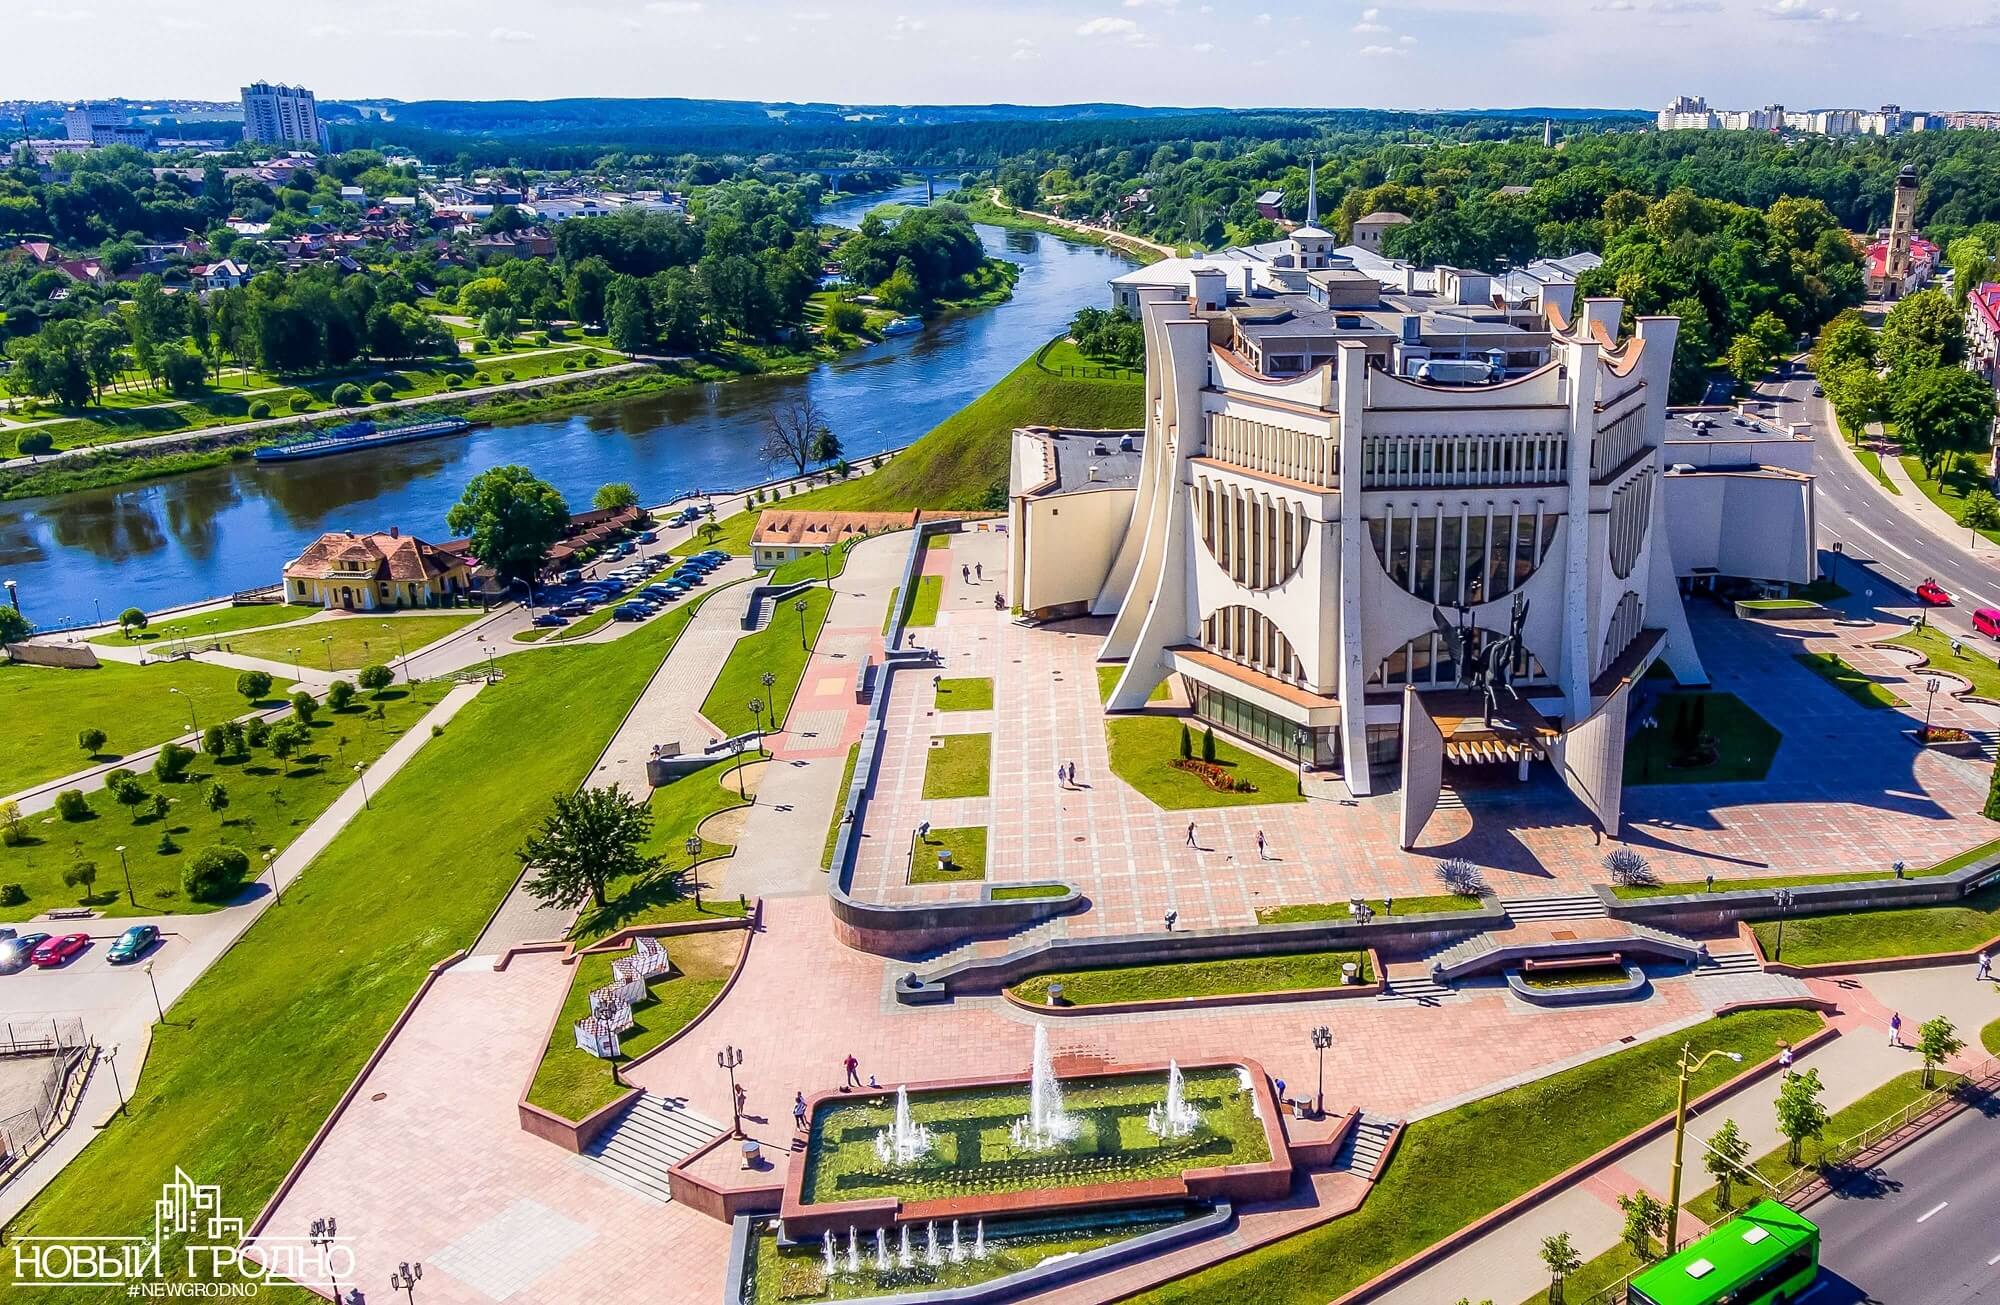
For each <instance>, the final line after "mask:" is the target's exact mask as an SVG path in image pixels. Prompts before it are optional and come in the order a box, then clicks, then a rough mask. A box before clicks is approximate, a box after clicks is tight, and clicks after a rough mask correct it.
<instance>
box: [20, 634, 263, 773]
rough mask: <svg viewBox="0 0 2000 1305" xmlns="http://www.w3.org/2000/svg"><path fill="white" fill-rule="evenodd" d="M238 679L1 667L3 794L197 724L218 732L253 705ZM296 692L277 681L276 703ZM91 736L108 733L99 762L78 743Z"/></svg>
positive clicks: (197, 668) (112, 668)
mask: <svg viewBox="0 0 2000 1305" xmlns="http://www.w3.org/2000/svg"><path fill="white" fill-rule="evenodd" d="M236 676H237V672H235V671H233V670H230V669H228V668H226V667H222V666H210V665H207V664H206V663H204V662H192V661H183V662H156V663H154V664H153V665H151V666H132V665H129V664H127V663H125V662H105V663H103V664H101V665H99V666H98V667H97V668H96V669H94V670H67V669H62V668H58V667H53V666H21V665H18V664H15V663H13V662H0V721H5V722H6V725H5V727H4V732H5V738H6V746H5V747H0V794H5V793H18V792H20V791H21V790H22V789H24V788H28V787H30V786H31V785H34V784H39V783H42V782H44V781H46V780H51V779H55V778H57V777H58V776H62V775H68V774H71V773H72V772H74V771H78V770H82V769H83V768H85V767H86V766H90V765H94V764H96V763H98V762H103V761H115V760H117V759H118V758H119V757H120V756H122V755H126V754H129V753H133V752H138V751H141V750H143V749H145V748H150V747H152V746H154V745H155V744H158V743H163V742H165V741H166V740H168V739H170V738H174V737H176V736H177V735H183V734H191V733H192V732H193V730H192V725H191V721H194V720H198V721H200V722H201V723H202V724H203V725H214V724H217V723H219V722H221V721H225V720H228V719H230V718H231V717H233V716H237V715H240V714H241V713H243V712H244V711H247V710H248V709H249V706H250V704H249V703H247V702H245V701H244V700H243V699H242V698H240V697H238V696H237V693H236ZM290 688H291V681H289V680H281V681H276V682H274V683H273V684H272V686H271V694H272V698H271V699H270V700H269V702H270V704H271V705H275V702H276V700H277V698H278V696H279V695H280V694H282V693H284V692H285V691H287V690H289V689H290ZM169 689H178V690H180V694H175V693H169V692H168V690H169ZM183 694H184V695H186V696H185V697H183V696H181V695H183ZM190 708H192V709H193V715H192V717H190V715H189V709H190ZM85 729H100V730H103V731H104V733H105V734H106V736H107V739H108V741H107V742H106V743H105V745H104V749H103V751H101V752H100V753H98V754H97V756H96V757H94V758H93V757H92V756H90V755H89V754H87V753H85V752H84V750H83V749H82V748H80V747H78V746H77V743H76V736H77V732H78V731H80V730H85Z"/></svg>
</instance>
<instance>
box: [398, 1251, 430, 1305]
mask: <svg viewBox="0 0 2000 1305" xmlns="http://www.w3.org/2000/svg"><path fill="white" fill-rule="evenodd" d="M423 1280H424V1266H423V1262H422V1261H421V1260H420V1261H418V1262H417V1263H415V1264H411V1263H410V1262H409V1261H408V1260H405V1261H403V1263H401V1264H399V1265H397V1266H396V1268H395V1269H393V1270H391V1271H390V1273H389V1290H390V1291H400V1292H402V1293H403V1295H404V1296H406V1297H408V1298H409V1300H410V1305H416V1300H417V1284H418V1283H420V1282H422V1281H423Z"/></svg>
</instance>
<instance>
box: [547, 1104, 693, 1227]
mask: <svg viewBox="0 0 2000 1305" xmlns="http://www.w3.org/2000/svg"><path fill="white" fill-rule="evenodd" d="M723 1132H724V1129H723V1128H722V1126H721V1125H720V1124H717V1123H715V1122H714V1121H712V1120H709V1119H706V1118H703V1117H702V1116H701V1115H698V1114H696V1113H695V1112H694V1111H692V1110H689V1109H687V1108H686V1107H685V1106H681V1105H679V1104H677V1103H675V1102H672V1101H669V1100H668V1099H667V1098H665V1097H660V1096H655V1095H654V1094H652V1093H651V1092H647V1093H645V1094H643V1095H642V1096H640V1098H639V1099H638V1100H637V1101H635V1102H633V1103H632V1105H631V1106H630V1107H628V1108H627V1109H626V1111H625V1113H624V1114H623V1115H621V1116H619V1118H618V1121H617V1122H616V1123H614V1124H612V1125H611V1127H609V1128H607V1129H605V1130H604V1132H602V1133H600V1134H598V1136H597V1139H596V1140H595V1141H593V1142H592V1143H591V1144H590V1146H589V1147H587V1148H586V1149H585V1150H584V1151H583V1153H582V1154H580V1155H579V1156H577V1161H578V1163H580V1164H583V1165H586V1166H588V1167H589V1168H590V1169H591V1170H592V1172H594V1173H596V1174H598V1175H599V1176H600V1177H603V1178H605V1179H608V1180H609V1181H610V1182H612V1183H615V1184H616V1185H618V1186H619V1187H622V1188H624V1189H625V1190H626V1191H628V1192H631V1193H633V1194H634V1195H637V1196H643V1197H645V1198H647V1199H648V1200H653V1201H658V1202H660V1203H661V1204H662V1205H664V1204H666V1203H667V1202H669V1201H672V1200H673V1199H674V1198H673V1194H672V1193H671V1192H670V1191H669V1190H668V1188H667V1170H668V1169H670V1168H672V1167H673V1166H674V1165H676V1164H678V1163H680V1162H681V1161H682V1160H685V1159H686V1158H687V1157H688V1156H690V1155H692V1154H694V1153H695V1152H696V1151H698V1150H700V1149H701V1148H702V1147H704V1146H706V1145H708V1144H709V1143H710V1142H712V1141H714V1140H715V1139H716V1138H718V1137H721V1136H722V1134H723Z"/></svg>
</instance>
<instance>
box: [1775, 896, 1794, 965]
mask: <svg viewBox="0 0 2000 1305" xmlns="http://www.w3.org/2000/svg"><path fill="white" fill-rule="evenodd" d="M1771 896H1772V898H1773V900H1775V901H1776V902H1777V903H1778V947H1777V954H1776V955H1774V956H1773V957H1771V959H1772V960H1774V961H1782V960H1784V959H1785V917H1786V916H1787V915H1789V914H1791V910H1792V890H1791V889H1789V888H1780V889H1779V890H1778V891H1777V892H1775V893H1773V894H1771Z"/></svg>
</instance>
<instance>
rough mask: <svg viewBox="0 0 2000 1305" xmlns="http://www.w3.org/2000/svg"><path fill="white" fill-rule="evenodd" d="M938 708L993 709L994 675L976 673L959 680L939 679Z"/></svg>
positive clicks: (947, 709) (962, 709)
mask: <svg viewBox="0 0 2000 1305" xmlns="http://www.w3.org/2000/svg"><path fill="white" fill-rule="evenodd" d="M937 709H938V710H939V711H991V710H992V709H993V680H992V677H990V676H985V675H974V676H968V677H966V678H964V679H959V680H953V679H944V680H939V681H938V688H937Z"/></svg>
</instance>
